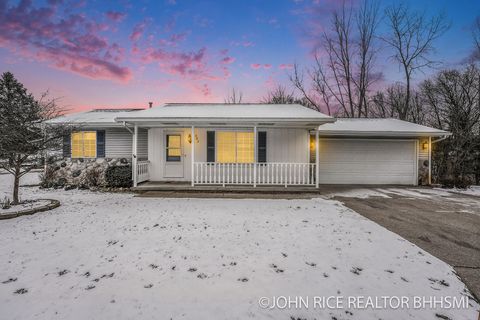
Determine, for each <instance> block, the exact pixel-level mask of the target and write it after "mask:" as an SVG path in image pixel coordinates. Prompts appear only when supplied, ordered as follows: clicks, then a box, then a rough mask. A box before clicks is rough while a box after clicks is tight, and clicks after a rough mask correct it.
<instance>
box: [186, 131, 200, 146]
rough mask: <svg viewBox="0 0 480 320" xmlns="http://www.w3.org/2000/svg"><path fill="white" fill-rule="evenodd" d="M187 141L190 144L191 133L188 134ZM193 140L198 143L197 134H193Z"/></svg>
mask: <svg viewBox="0 0 480 320" xmlns="http://www.w3.org/2000/svg"><path fill="white" fill-rule="evenodd" d="M187 141H188V143H190V144H191V143H192V134H191V133H189V134H188V137H187ZM195 142H196V143H198V136H197V135H195Z"/></svg>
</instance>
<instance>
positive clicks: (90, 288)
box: [85, 285, 95, 290]
mask: <svg viewBox="0 0 480 320" xmlns="http://www.w3.org/2000/svg"><path fill="white" fill-rule="evenodd" d="M93 288H95V286H94V285H89V286H88V287H86V288H85V290H92V289H93Z"/></svg>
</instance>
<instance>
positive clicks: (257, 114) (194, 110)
mask: <svg viewBox="0 0 480 320" xmlns="http://www.w3.org/2000/svg"><path fill="white" fill-rule="evenodd" d="M192 118H197V119H224V120H232V119H260V121H265V120H268V119H277V120H296V119H302V120H304V121H309V122H313V123H315V122H316V121H318V120H322V121H325V120H326V121H334V119H333V118H332V117H330V116H327V115H326V114H323V113H321V112H318V111H316V110H313V109H310V108H307V107H304V106H302V105H300V104H250V103H244V104H223V103H170V104H166V105H163V106H160V107H155V108H151V109H145V110H142V111H137V112H132V113H129V114H127V115H122V116H118V117H117V121H126V120H132V119H140V120H146V121H148V120H151V119H161V120H166V121H169V120H170V119H192Z"/></svg>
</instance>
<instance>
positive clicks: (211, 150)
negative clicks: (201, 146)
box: [207, 131, 215, 162]
mask: <svg viewBox="0 0 480 320" xmlns="http://www.w3.org/2000/svg"><path fill="white" fill-rule="evenodd" d="M207 162H215V131H207Z"/></svg>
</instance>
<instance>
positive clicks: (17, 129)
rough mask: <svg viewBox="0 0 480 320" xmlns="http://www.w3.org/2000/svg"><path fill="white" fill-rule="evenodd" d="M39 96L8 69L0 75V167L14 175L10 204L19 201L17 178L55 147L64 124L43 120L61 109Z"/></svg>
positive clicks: (51, 101) (64, 129)
mask: <svg viewBox="0 0 480 320" xmlns="http://www.w3.org/2000/svg"><path fill="white" fill-rule="evenodd" d="M45 98H46V94H43V95H42V97H41V99H40V100H36V99H35V98H34V96H33V95H32V94H30V93H28V92H27V89H26V88H24V86H23V84H21V83H20V82H18V81H17V79H15V77H14V75H13V74H12V73H10V72H5V73H3V74H2V76H1V78H0V168H3V169H4V170H6V171H7V172H9V173H11V174H12V175H13V176H14V185H13V204H18V203H19V194H18V190H19V188H18V187H19V182H20V178H21V177H22V176H23V175H25V174H26V173H27V172H29V171H30V170H32V169H33V168H34V167H36V166H37V165H38V162H39V160H40V159H41V158H42V157H43V155H44V153H45V152H46V151H47V150H49V149H52V148H57V147H58V146H59V143H60V138H61V137H62V136H63V135H64V134H65V133H66V130H67V129H66V127H62V126H49V125H47V124H46V123H45V121H46V120H48V119H51V118H54V117H57V116H59V115H60V114H61V110H59V109H58V108H57V105H56V104H55V100H46V99H45Z"/></svg>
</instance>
